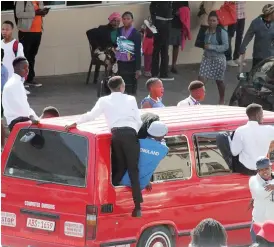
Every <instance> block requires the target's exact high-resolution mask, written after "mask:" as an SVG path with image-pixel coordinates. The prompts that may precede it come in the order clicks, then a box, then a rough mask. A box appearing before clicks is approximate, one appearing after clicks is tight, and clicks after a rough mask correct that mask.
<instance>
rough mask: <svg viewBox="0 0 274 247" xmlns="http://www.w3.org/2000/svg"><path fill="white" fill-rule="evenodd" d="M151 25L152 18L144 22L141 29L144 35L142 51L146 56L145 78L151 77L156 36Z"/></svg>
mask: <svg viewBox="0 0 274 247" xmlns="http://www.w3.org/2000/svg"><path fill="white" fill-rule="evenodd" d="M152 30H153V29H152V28H151V25H150V17H149V18H148V20H145V21H144V24H143V25H142V27H141V33H142V34H143V43H142V50H143V54H144V67H145V71H144V76H146V77H151V63H152V52H153V43H154V37H153V36H154V34H153V31H156V30H153V31H152Z"/></svg>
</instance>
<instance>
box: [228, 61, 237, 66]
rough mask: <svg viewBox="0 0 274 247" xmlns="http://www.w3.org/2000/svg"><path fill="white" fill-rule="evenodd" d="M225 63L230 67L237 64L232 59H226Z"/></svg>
mask: <svg viewBox="0 0 274 247" xmlns="http://www.w3.org/2000/svg"><path fill="white" fill-rule="evenodd" d="M227 65H228V66H230V67H238V64H237V63H235V62H234V61H233V60H229V61H227Z"/></svg>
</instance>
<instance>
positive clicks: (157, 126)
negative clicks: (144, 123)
mask: <svg viewBox="0 0 274 247" xmlns="http://www.w3.org/2000/svg"><path fill="white" fill-rule="evenodd" d="M167 132H168V128H167V126H166V125H165V124H164V123H163V122H160V121H154V122H152V124H151V125H150V126H149V128H148V130H147V133H148V134H149V135H151V136H153V137H162V136H165V135H166V134H167Z"/></svg>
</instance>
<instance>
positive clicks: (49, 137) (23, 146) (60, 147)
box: [4, 128, 88, 187]
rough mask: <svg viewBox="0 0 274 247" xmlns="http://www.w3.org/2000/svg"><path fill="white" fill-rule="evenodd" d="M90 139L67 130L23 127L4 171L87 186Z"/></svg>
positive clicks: (38, 178)
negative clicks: (58, 130)
mask: <svg viewBox="0 0 274 247" xmlns="http://www.w3.org/2000/svg"><path fill="white" fill-rule="evenodd" d="M87 159H88V140H87V139H86V138H85V137H82V136H78V135H74V134H71V133H66V132H56V131H52V130H45V129H35V128H32V129H22V130H20V132H19V133H18V135H17V137H16V140H15V142H14V145H13V147H12V150H11V152H10V155H9V158H8V161H7V164H6V167H5V171H4V174H5V175H7V176H11V177H18V178H24V179H31V180H37V181H38V183H41V184H43V183H58V184H64V185H71V186H77V187H84V186H86V171H87V163H88V162H87Z"/></svg>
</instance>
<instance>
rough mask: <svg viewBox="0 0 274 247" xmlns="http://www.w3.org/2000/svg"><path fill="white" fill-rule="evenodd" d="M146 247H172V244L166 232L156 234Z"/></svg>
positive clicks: (151, 237) (150, 238)
mask: <svg viewBox="0 0 274 247" xmlns="http://www.w3.org/2000/svg"><path fill="white" fill-rule="evenodd" d="M145 247H171V243H170V239H169V237H168V236H167V235H166V234H165V233H164V232H155V233H153V234H152V235H151V236H150V237H149V239H148V240H147V242H146V245H145Z"/></svg>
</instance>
